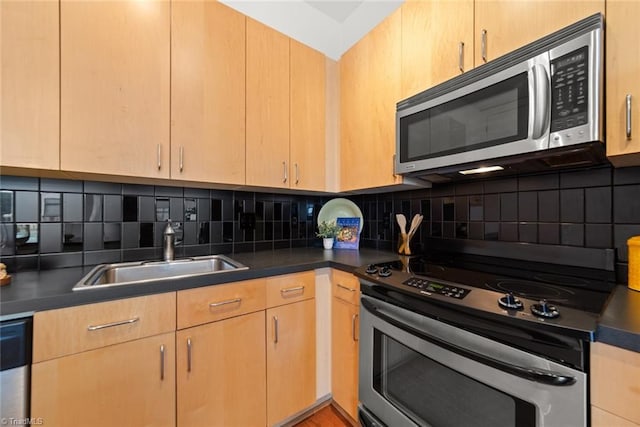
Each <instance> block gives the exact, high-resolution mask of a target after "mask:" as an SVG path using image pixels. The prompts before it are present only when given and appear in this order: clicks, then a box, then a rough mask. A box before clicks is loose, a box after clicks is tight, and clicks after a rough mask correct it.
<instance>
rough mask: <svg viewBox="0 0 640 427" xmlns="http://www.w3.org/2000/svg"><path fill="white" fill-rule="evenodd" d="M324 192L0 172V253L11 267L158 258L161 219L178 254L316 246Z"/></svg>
mask: <svg viewBox="0 0 640 427" xmlns="http://www.w3.org/2000/svg"><path fill="white" fill-rule="evenodd" d="M324 200H325V199H323V198H320V197H314V196H290V195H279V194H263V193H253V192H234V191H225V190H208V189H201V188H182V187H167V186H149V185H136V184H116V183H106V182H96V181H72V180H62V179H60V180H57V179H48V178H47V179H45V178H42V179H38V178H24V177H13V176H1V177H0V215H1V216H0V257H1V258H2V262H4V263H5V264H7V265H8V268H9V270H10V271H15V270H23V269H38V268H57V267H66V266H80V265H93V264H96V263H102V262H119V261H127V260H134V259H159V258H160V256H161V251H160V248H161V245H162V233H163V231H164V228H165V226H166V220H167V219H171V220H172V223H173V226H174V228H175V230H176V241H177V243H178V246H177V247H176V256H196V255H207V254H210V253H231V252H241V251H254V250H263V249H273V248H275V247H300V246H311V245H318V246H319V245H321V243H320V241H319V240H317V239H315V234H314V231H315V225H314V224H315V223H314V218H315V216H316V215H317V211H318V209H319V208H320V207H321V206H322V202H323V201H324ZM299 213H302V216H301V215H299Z"/></svg>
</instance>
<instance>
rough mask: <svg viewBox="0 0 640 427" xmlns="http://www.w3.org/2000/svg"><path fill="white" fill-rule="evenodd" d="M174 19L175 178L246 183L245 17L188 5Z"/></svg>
mask: <svg viewBox="0 0 640 427" xmlns="http://www.w3.org/2000/svg"><path fill="white" fill-rule="evenodd" d="M171 19H172V23H171V25H172V27H171V46H172V48H171V178H172V179H184V180H189V181H200V182H216V183H225V184H244V183H245V168H244V166H245V165H244V160H245V93H246V92H245V80H244V78H245V27H246V18H245V16H244V15H242V14H240V13H238V12H236V11H234V10H233V9H231V8H229V7H227V6H225V5H223V4H222V3H219V2H217V1H212V0H201V1H191V0H189V1H174V2H173V4H172V7H171Z"/></svg>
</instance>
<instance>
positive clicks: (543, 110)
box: [531, 64, 550, 139]
mask: <svg viewBox="0 0 640 427" xmlns="http://www.w3.org/2000/svg"><path fill="white" fill-rule="evenodd" d="M531 71H532V74H533V86H534V95H533V96H534V98H533V100H534V104H533V105H534V107H533V130H532V132H531V137H532V138H533V139H538V138H541V137H542V135H544V132H545V130H546V129H547V128H548V127H549V87H550V83H549V75H548V74H547V69H546V68H545V67H544V65H542V64H536V65H534V66H533V67H532V68H531Z"/></svg>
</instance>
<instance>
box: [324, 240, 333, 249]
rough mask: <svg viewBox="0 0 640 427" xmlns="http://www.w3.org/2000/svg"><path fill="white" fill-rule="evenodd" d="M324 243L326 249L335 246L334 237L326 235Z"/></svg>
mask: <svg viewBox="0 0 640 427" xmlns="http://www.w3.org/2000/svg"><path fill="white" fill-rule="evenodd" d="M322 244H323V245H324V248H325V249H332V248H333V237H325V238H323V239H322Z"/></svg>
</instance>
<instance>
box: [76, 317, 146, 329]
mask: <svg viewBox="0 0 640 427" xmlns="http://www.w3.org/2000/svg"><path fill="white" fill-rule="evenodd" d="M138 320H140V318H139V317H134V318H133V319H127V320H121V321H119V322H113V323H105V324H103V325H95V326H93V325H89V326H87V331H98V330H100V329H105V328H113V327H114V326H122V325H130V324H132V323H136V322H137V321H138Z"/></svg>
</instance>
